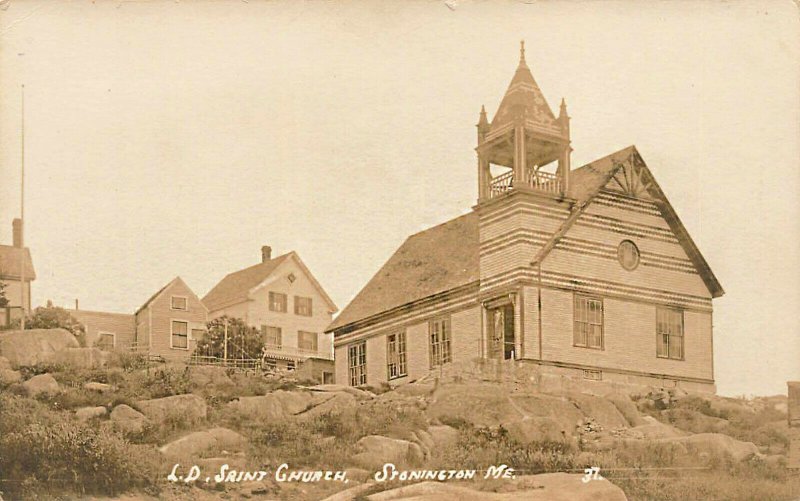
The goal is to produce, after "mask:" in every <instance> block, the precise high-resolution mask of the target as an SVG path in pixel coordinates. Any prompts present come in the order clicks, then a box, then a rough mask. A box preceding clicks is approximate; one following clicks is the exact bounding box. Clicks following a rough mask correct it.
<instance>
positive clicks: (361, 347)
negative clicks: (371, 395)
mask: <svg viewBox="0 0 800 501" xmlns="http://www.w3.org/2000/svg"><path fill="white" fill-rule="evenodd" d="M347 367H348V369H349V376H350V386H362V385H365V384H367V344H366V342H364V341H361V342H360V343H354V344H351V345H350V346H348V347H347Z"/></svg>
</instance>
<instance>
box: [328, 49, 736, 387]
mask: <svg viewBox="0 0 800 501" xmlns="http://www.w3.org/2000/svg"><path fill="white" fill-rule="evenodd" d="M569 120H570V119H569V116H568V115H567V107H566V104H565V102H564V101H563V100H562V101H561V106H560V109H559V114H558V116H556V115H555V114H554V113H553V111H552V110H551V108H550V107H549V105H548V104H547V102H546V101H545V99H544V96H543V95H542V92H541V90H540V89H539V86H538V85H537V84H536V81H535V80H534V78H533V75H532V74H531V71H530V69H529V68H528V66H527V64H526V61H525V51H524V45H523V46H522V47H521V49H520V61H519V66H518V67H517V70H516V73H515V74H514V77H513V79H512V80H511V84H510V85H509V87H508V90H507V91H506V94H505V96H504V97H503V100H502V102H501V103H500V106H499V108H498V110H497V112H496V113H495V115H494V118H493V119H492V121H491V122H489V121H488V119H487V115H486V112H485V110H484V109H482V110H481V113H480V120H479V122H478V125H477V129H478V134H477V135H478V141H477V142H478V145H477V148H476V152H477V167H478V168H477V180H478V183H477V184H478V200H477V204H476V205H475V206H474V207H473V208H472V211H471V212H469V213H468V214H466V215H463V216H460V217H457V218H455V219H452V220H450V221H447V222H445V223H443V224H441V225H439V226H435V227H433V228H430V229H427V230H425V231H422V232H420V233H417V234H415V235H412V236H410V237H409V238H408V239H407V240H406V241H405V242H404V243H403V244H402V245H401V246H400V248H399V249H398V250H397V251H396V252H395V253H394V255H392V256H391V257H390V258H389V260H388V261H387V262H386V264H385V265H384V266H383V267H382V268H381V269H380V270H379V271H378V272H377V273H376V274H375V276H374V277H373V278H372V279H371V280H370V281H369V282H368V283H367V285H366V286H365V287H364V288H363V290H361V292H360V293H359V294H358V295H357V296H356V297H355V298H354V299H353V300H352V302H351V303H350V304H349V305H348V306H347V307H346V308H345V309H344V310H343V311H342V313H341V314H340V315H339V316H338V317H337V318H336V319H335V320H334V321H333V323H332V324H331V325H330V326H329V327H328V332H332V333H333V334H334V349H335V361H336V380H337V382H339V383H343V384H349V385H352V386H360V385H376V384H380V383H383V382H388V383H389V384H392V385H395V384H402V383H404V382H408V381H412V380H414V379H417V378H419V377H421V376H424V375H426V374H428V373H429V372H430V371H433V370H438V369H439V367H440V366H442V365H445V364H452V363H458V362H466V361H470V360H474V359H480V358H483V359H496V360H500V361H504V360H515V361H520V363H527V364H533V365H535V366H537V368H538V371H539V372H541V373H546V374H556V375H559V376H564V377H567V378H571V379H575V380H583V379H591V380H604V381H611V382H619V383H627V384H637V385H657V386H678V387H681V388H684V389H685V390H687V391H692V392H714V391H715V387H714V362H713V332H712V326H713V322H712V300H713V299H714V298H717V297H720V296H722V294H723V290H722V287H721V286H720V284H719V282H718V281H717V279H716V277H715V276H714V274H713V273H712V271H711V269H710V268H709V266H708V264H707V263H706V260H705V259H704V258H703V256H702V255H701V254H700V251H699V250H698V248H697V246H696V245H695V243H694V241H693V240H692V238H691V237H690V236H689V234H688V232H687V231H686V228H685V227H684V226H683V224H682V223H681V221H680V219H679V218H678V215H677V214H676V213H675V210H674V209H673V207H672V206H671V205H670V203H669V201H668V200H667V197H666V195H665V194H664V192H663V191H662V190H661V188H660V187H659V185H658V183H657V182H656V180H655V178H654V176H653V174H652V172H651V170H650V169H649V168H648V166H647V165H646V164H645V162H644V160H643V159H642V157H641V156H640V154H639V152H638V151H637V150H636V148H635V147H634V146H630V147H628V148H625V149H623V150H620V151H617V152H615V153H612V154H610V155H608V156H605V157H603V158H600V159H598V160H595V161H593V162H591V163H589V164H587V165H584V166H582V167H580V168H577V169H572V168H571V167H570V154H571V151H572V147H571V141H570V124H569Z"/></svg>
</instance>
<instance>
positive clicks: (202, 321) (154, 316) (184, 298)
mask: <svg viewBox="0 0 800 501" xmlns="http://www.w3.org/2000/svg"><path fill="white" fill-rule="evenodd" d="M207 321H208V310H207V309H206V307H205V305H203V303H202V302H201V301H200V299H199V298H198V297H197V296H196V295H195V293H194V292H192V289H190V288H189V286H188V285H186V282H184V281H183V280H182V279H181V277H175V278H174V279H173V280H172V281H171V282H169V283H168V284H166V285H165V286H164V287H162V288H161V289H159V291H158V292H156V293H155V294H153V295H152V296H151V297H150V299H148V300H147V301H146V302H145V303H144V304H143V305H142V306H140V307H139V309H138V310H136V312H135V313H134V323H135V326H136V328H135V331H136V339H135V343H134V348H135V349H137V350H138V351H146V352H148V353H149V354H150V355H151V356H152V355H155V356H160V357H163V358H164V359H165V360H167V361H176V362H177V361H186V360H188V358H189V356H190V355H191V353H192V352H193V351H194V348H195V345H196V343H197V341H198V340H200V339H201V338H202V337H203V336H204V335H205V332H206V322H207Z"/></svg>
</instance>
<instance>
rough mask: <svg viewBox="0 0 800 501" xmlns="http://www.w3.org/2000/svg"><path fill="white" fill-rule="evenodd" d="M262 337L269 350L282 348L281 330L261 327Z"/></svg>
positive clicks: (267, 326)
mask: <svg viewBox="0 0 800 501" xmlns="http://www.w3.org/2000/svg"><path fill="white" fill-rule="evenodd" d="M261 336H262V337H263V338H264V345H265V346H266V347H267V348H280V347H281V346H282V344H283V343H282V342H281V337H282V336H281V328H280V327H272V326H270V325H262V326H261Z"/></svg>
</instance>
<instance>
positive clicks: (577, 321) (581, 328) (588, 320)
mask: <svg viewBox="0 0 800 501" xmlns="http://www.w3.org/2000/svg"><path fill="white" fill-rule="evenodd" d="M573 318H574V328H573V333H572V344H573V346H578V347H581V348H593V349H596V350H602V349H603V300H602V299H601V298H598V297H592V296H585V295H583V294H575V307H574V310H573Z"/></svg>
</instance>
